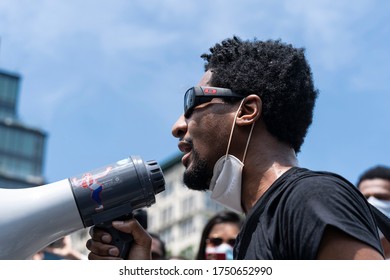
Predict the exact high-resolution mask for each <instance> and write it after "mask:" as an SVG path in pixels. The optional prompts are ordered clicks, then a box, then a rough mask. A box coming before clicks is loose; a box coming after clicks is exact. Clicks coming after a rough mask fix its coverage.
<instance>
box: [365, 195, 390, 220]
mask: <svg viewBox="0 0 390 280" xmlns="http://www.w3.org/2000/svg"><path fill="white" fill-rule="evenodd" d="M367 201H368V202H369V203H371V204H372V205H373V206H375V207H376V208H378V210H379V211H381V212H382V213H383V214H385V215H386V216H387V217H389V218H390V200H383V199H378V198H376V197H374V196H370V197H369V198H368V199H367Z"/></svg>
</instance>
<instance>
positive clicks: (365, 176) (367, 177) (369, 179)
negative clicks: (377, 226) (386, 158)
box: [356, 165, 390, 259]
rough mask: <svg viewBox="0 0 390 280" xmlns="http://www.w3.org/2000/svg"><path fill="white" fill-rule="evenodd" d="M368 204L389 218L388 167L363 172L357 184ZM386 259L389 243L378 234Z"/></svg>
mask: <svg viewBox="0 0 390 280" xmlns="http://www.w3.org/2000/svg"><path fill="white" fill-rule="evenodd" d="M356 185H357V187H358V189H359V190H360V191H361V192H362V194H363V195H364V196H365V197H366V198H367V200H368V202H369V203H371V204H372V205H373V206H374V207H376V208H377V209H378V210H380V211H381V212H382V213H383V214H385V215H386V216H387V217H388V218H390V167H387V166H383V165H377V166H374V167H372V168H370V169H367V170H366V171H364V172H363V173H362V174H361V175H360V177H359V179H358V182H357V184H356ZM379 235H380V237H381V242H382V247H383V250H384V252H385V257H386V259H390V242H389V241H388V240H387V239H386V238H385V237H384V236H383V234H382V233H381V232H379Z"/></svg>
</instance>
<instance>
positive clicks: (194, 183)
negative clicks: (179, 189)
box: [183, 150, 213, 191]
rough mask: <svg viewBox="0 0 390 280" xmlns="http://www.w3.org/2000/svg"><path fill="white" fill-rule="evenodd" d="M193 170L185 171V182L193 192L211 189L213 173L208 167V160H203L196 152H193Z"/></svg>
mask: <svg viewBox="0 0 390 280" xmlns="http://www.w3.org/2000/svg"><path fill="white" fill-rule="evenodd" d="M192 155H193V163H192V168H191V169H187V170H186V171H184V175H183V182H184V184H185V185H186V186H187V187H188V188H189V189H191V190H196V191H206V190H208V189H209V187H210V180H211V177H212V176H213V171H212V169H210V168H209V167H208V164H207V162H206V160H204V159H201V158H200V156H199V153H198V152H197V151H196V150H192Z"/></svg>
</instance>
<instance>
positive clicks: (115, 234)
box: [96, 222, 134, 260]
mask: <svg viewBox="0 0 390 280" xmlns="http://www.w3.org/2000/svg"><path fill="white" fill-rule="evenodd" d="M96 227H98V228H101V229H103V230H105V231H107V232H108V233H109V234H110V235H111V237H112V241H111V243H110V244H111V245H114V246H115V247H117V248H118V249H119V257H120V258H122V259H124V260H125V259H126V258H127V256H128V254H129V251H130V247H131V243H132V242H133V240H134V239H133V236H132V235H131V234H128V233H125V232H122V231H119V230H117V229H116V228H114V227H113V226H112V224H111V222H106V223H103V224H100V225H96Z"/></svg>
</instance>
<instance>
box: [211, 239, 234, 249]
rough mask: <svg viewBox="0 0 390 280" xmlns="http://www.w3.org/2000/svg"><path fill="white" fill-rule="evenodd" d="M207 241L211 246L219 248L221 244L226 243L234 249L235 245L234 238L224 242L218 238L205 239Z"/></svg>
mask: <svg viewBox="0 0 390 280" xmlns="http://www.w3.org/2000/svg"><path fill="white" fill-rule="evenodd" d="M207 240H208V241H209V242H210V244H211V245H213V246H219V245H221V244H222V243H227V244H229V245H230V246H232V247H234V244H235V243H236V239H235V238H231V239H228V240H226V242H225V240H223V239H222V238H220V237H212V238H207Z"/></svg>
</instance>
